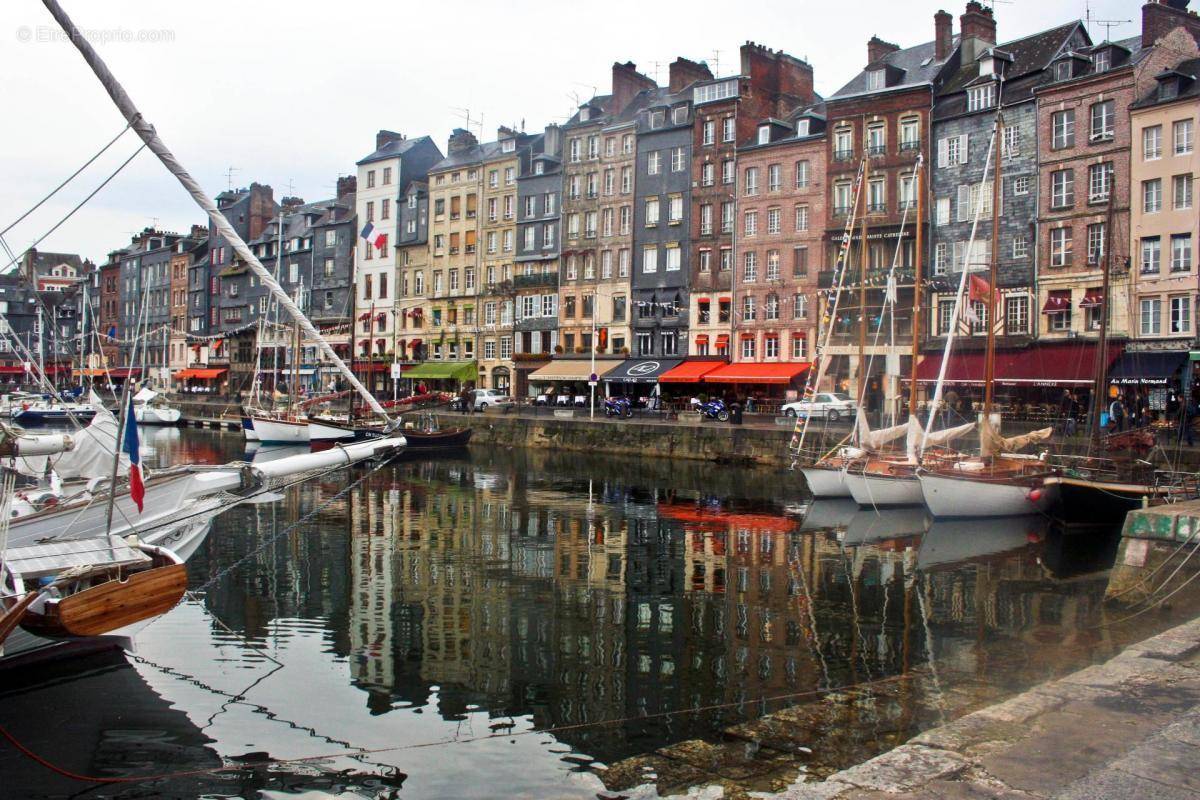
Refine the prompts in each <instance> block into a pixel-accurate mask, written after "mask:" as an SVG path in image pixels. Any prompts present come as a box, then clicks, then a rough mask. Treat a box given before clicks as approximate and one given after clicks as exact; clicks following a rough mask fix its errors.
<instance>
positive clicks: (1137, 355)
mask: <svg viewBox="0 0 1200 800" xmlns="http://www.w3.org/2000/svg"><path fill="white" fill-rule="evenodd" d="M1188 365H1189V361H1188V351H1187V350H1154V351H1145V352H1142V351H1134V350H1126V351H1125V352H1123V353H1122V354H1121V357H1120V358H1118V359H1117V360H1116V362H1115V363H1114V364H1113V365H1112V367H1111V368H1110V369H1109V371H1108V384H1109V387H1110V389H1109V395H1110V396H1114V395H1115V394H1116V393H1121V394H1124V395H1126V396H1128V395H1131V394H1141V393H1144V394H1145V395H1146V397H1147V400H1148V401H1149V403H1150V410H1151V411H1166V410H1167V405H1168V398H1169V397H1170V396H1171V395H1172V394H1174V395H1175V396H1179V395H1180V394H1182V392H1183V390H1184V388H1185V387H1184V382H1185V380H1186V378H1187V368H1188Z"/></svg>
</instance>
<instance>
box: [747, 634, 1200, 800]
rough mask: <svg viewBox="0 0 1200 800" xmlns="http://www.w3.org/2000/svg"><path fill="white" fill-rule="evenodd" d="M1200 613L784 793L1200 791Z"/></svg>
mask: <svg viewBox="0 0 1200 800" xmlns="http://www.w3.org/2000/svg"><path fill="white" fill-rule="evenodd" d="M1197 763H1200V620H1196V621H1193V622H1189V623H1187V624H1185V625H1181V626H1179V627H1176V628H1173V629H1171V630H1169V631H1166V632H1165V633H1162V634H1160V635H1158V636H1155V637H1154V638H1152V639H1148V640H1146V641H1144V642H1141V643H1140V644H1136V645H1133V646H1131V647H1129V648H1127V649H1126V650H1125V651H1124V652H1122V653H1121V654H1120V655H1119V656H1116V657H1115V658H1113V659H1112V660H1110V661H1108V662H1106V663H1104V664H1098V665H1095V666H1091V667H1088V668H1086V669H1083V670H1080V671H1078V672H1075V673H1073V674H1071V675H1067V676H1066V677H1063V678H1061V679H1059V680H1056V681H1053V682H1050V683H1047V684H1043V685H1041V686H1038V687H1036V688H1034V689H1031V690H1029V691H1027V692H1025V693H1024V694H1020V695H1017V696H1016V697H1013V698H1011V699H1009V700H1006V701H1004V702H1002V703H999V704H997V705H993V706H989V707H987V708H984V709H982V710H979V711H976V712H974V713H972V714H968V715H966V716H964V717H961V718H959V719H957V720H955V721H954V722H951V723H949V724H947V725H943V726H941V727H939V728H934V729H932V730H929V731H926V732H925V733H922V734H921V735H919V736H917V737H915V738H913V739H912V740H910V741H909V742H908V743H907V744H905V745H903V746H901V747H898V748H896V749H894V750H892V751H890V752H888V753H884V754H882V755H880V756H877V757H876V758H873V759H871V760H870V761H867V762H865V763H863V764H859V765H858V766H855V767H851V768H849V769H846V770H842V771H841V772H837V773H835V774H833V775H831V776H829V777H828V778H827V779H826V780H824V781H820V782H814V783H803V784H797V785H795V786H793V787H791V788H789V789H787V790H786V791H784V792H782V793H779V794H775V795H759V796H760V797H773V798H776V799H777V800H927V799H929V800H932V798H939V800H941V799H946V800H950V799H953V800H959V799H961V800H967V799H968V798H972V799H974V798H978V799H979V800H1108V799H1109V798H1112V799H1113V800H1118V799H1123V798H1153V800H1175V798H1200V770H1197V769H1196V765H1197Z"/></svg>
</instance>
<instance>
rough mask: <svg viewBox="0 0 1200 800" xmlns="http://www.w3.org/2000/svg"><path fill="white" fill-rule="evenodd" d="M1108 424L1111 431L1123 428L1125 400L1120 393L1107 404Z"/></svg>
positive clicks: (1118, 431)
mask: <svg viewBox="0 0 1200 800" xmlns="http://www.w3.org/2000/svg"><path fill="white" fill-rule="evenodd" d="M1108 424H1109V427H1110V428H1111V429H1112V432H1113V433H1120V432H1121V431H1123V430H1125V401H1124V400H1122V399H1121V396H1120V395H1117V396H1116V397H1114V398H1113V401H1112V402H1111V403H1109V404H1108Z"/></svg>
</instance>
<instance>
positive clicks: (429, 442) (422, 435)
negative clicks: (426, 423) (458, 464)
mask: <svg viewBox="0 0 1200 800" xmlns="http://www.w3.org/2000/svg"><path fill="white" fill-rule="evenodd" d="M471 433H472V430H471V429H470V428H449V429H447V430H442V431H405V432H404V438H405V439H406V440H407V441H408V449H409V450H447V449H450V448H454V447H466V446H467V443H468V442H470V441H471Z"/></svg>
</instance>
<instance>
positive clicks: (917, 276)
mask: <svg viewBox="0 0 1200 800" xmlns="http://www.w3.org/2000/svg"><path fill="white" fill-rule="evenodd" d="M916 188H917V243H916V253H915V254H914V258H913V262H914V263H913V268H914V273H913V307H912V367H911V373H910V377H909V382H908V415H909V416H910V417H912V416H915V415H916V413H917V359H918V358H920V356H921V267H922V263H921V254H922V252H924V251H923V250H922V248H923V247H924V246H925V233H924V230H923V228H922V226H923V225H924V224H925V160H924V156H917V187H916Z"/></svg>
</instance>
